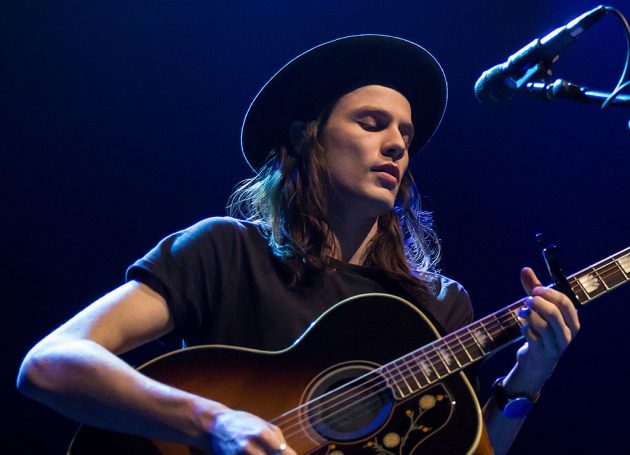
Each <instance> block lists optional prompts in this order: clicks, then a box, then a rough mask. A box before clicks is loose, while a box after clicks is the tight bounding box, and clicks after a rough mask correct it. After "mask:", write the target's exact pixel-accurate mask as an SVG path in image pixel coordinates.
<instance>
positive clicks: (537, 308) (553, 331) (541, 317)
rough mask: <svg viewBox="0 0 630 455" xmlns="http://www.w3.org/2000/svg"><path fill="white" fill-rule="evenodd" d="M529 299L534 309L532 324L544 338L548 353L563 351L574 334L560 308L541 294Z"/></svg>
mask: <svg viewBox="0 0 630 455" xmlns="http://www.w3.org/2000/svg"><path fill="white" fill-rule="evenodd" d="M527 301H528V305H529V307H530V308H531V309H532V312H531V314H530V317H529V322H530V325H531V326H532V328H533V329H534V330H535V331H536V333H538V334H540V336H541V337H542V338H543V340H544V342H545V348H546V349H545V351H546V353H547V354H548V355H558V354H560V353H562V352H563V351H564V350H565V349H566V347H567V346H568V345H569V343H570V342H571V338H572V334H571V330H570V329H569V327H568V326H567V325H566V324H565V323H564V318H563V316H562V313H561V312H560V309H559V308H558V307H557V306H556V305H555V304H553V303H552V302H549V301H547V300H545V299H544V298H542V297H540V296H536V297H533V298H532V297H530V298H528V299H527Z"/></svg>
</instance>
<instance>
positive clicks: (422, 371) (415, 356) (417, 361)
mask: <svg viewBox="0 0 630 455" xmlns="http://www.w3.org/2000/svg"><path fill="white" fill-rule="evenodd" d="M411 358H412V360H413V363H414V364H415V365H416V367H417V368H418V371H419V372H420V373H422V376H423V377H424V382H425V383H424V384H423V385H422V387H424V386H425V385H428V384H430V383H431V380H430V379H429V377H428V375H427V374H426V373H425V371H424V368H423V367H422V364H421V362H420V361H419V359H418V356H417V354H412V357H411Z"/></svg>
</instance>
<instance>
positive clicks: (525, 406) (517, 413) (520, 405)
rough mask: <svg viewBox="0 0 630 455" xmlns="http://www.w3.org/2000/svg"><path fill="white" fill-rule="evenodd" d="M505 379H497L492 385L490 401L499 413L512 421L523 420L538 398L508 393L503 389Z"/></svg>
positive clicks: (537, 393) (536, 395)
mask: <svg viewBox="0 0 630 455" xmlns="http://www.w3.org/2000/svg"><path fill="white" fill-rule="evenodd" d="M505 379H506V378H505V377H500V378H498V379H497V380H496V381H495V382H494V384H493V385H492V399H493V401H494V403H495V405H496V407H497V408H498V409H499V410H500V411H501V413H502V414H503V415H504V416H506V417H508V418H512V419H523V418H525V417H527V415H528V414H529V413H530V412H531V410H532V408H533V406H534V404H535V403H536V402H537V401H538V398H539V397H540V391H537V392H536V393H535V394H533V395H530V394H525V393H510V392H509V391H507V390H506V389H505V385H504V384H505Z"/></svg>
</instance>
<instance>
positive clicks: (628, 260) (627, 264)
mask: <svg viewBox="0 0 630 455" xmlns="http://www.w3.org/2000/svg"><path fill="white" fill-rule="evenodd" d="M614 262H615V264H616V265H617V267H619V268H620V269H621V272H622V273H623V276H624V277H625V278H626V280H628V279H629V278H628V274H630V254H626V255H623V256H619V257H618V258H617V259H615V261H614Z"/></svg>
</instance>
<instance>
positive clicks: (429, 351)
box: [277, 256, 623, 429]
mask: <svg viewBox="0 0 630 455" xmlns="http://www.w3.org/2000/svg"><path fill="white" fill-rule="evenodd" d="M621 258H623V256H620V258H618V259H621ZM618 259H616V260H618ZM594 268H595V267H593V268H592V269H594ZM603 269H604V267H600V270H603ZM608 269H609V270H613V271H614V273H615V274H621V273H620V271H619V270H618V267H615V266H611V267H608ZM610 276H611V274H606V276H602V274H599V277H600V278H602V279H605V278H608V277H610ZM522 303H524V302H523V300H521V301H518V302H517V303H515V304H513V305H510V306H509V307H508V308H512V307H517V306H519V305H522ZM505 310H506V309H504V310H500V311H499V312H497V313H500V312H501V311H503V313H504V314H501V315H500V316H501V317H502V318H504V319H505V318H507V319H508V320H510V321H512V319H513V318H514V317H513V315H512V314H509V313H508V314H505V313H507V312H506V311H505ZM493 316H495V317H494V318H492V317H493ZM486 319H497V318H496V313H493V314H492V315H490V316H488V317H486V318H483V319H481V320H479V321H477V323H475V324H473V325H476V324H478V325H480V326H481V327H483V328H484V329H485V330H486V331H488V333H489V334H490V335H491V336H492V333H491V332H492V331H493V330H496V329H497V328H499V329H500V332H499V334H498V335H500V334H501V333H502V332H505V331H506V330H505V328H504V327H503V326H502V324H501V323H500V322H490V321H489V322H488V323H492V324H495V325H496V327H490V326H489V325H484V324H483V321H484V320H486ZM516 325H520V324H518V322H517V323H516ZM512 327H514V325H513V326H512ZM456 332H458V331H456ZM456 332H453V334H455V333H456ZM466 332H467V333H466ZM466 332H465V337H463V339H462V338H459V340H458V341H459V343H458V344H461V343H462V342H463V343H470V342H471V341H473V344H472V345H471V346H475V345H476V344H477V342H476V341H475V336H474V335H472V334H471V333H470V330H466ZM494 335H497V334H496V333H495V334H494ZM453 338H454V339H455V338H456V337H453ZM440 343H441V346H440V349H443V348H444V347H447V348H448V347H449V343H448V342H447V341H445V340H444V339H442V338H441V339H438V340H436V341H435V342H433V343H431V345H429V346H428V347H425V349H423V350H426V352H425V353H424V357H425V359H426V360H429V361H430V362H431V363H432V364H437V362H436V359H437V360H439V361H440V362H441V363H442V364H443V365H444V369H445V374H442V375H440V374H439V372H438V371H437V370H436V369H435V368H433V370H434V373H435V379H433V380H430V382H429V383H427V384H426V385H423V386H422V387H420V389H418V390H417V391H419V390H421V389H422V388H423V387H427V386H428V385H430V384H431V383H435V382H437V381H438V380H439V379H441V378H443V377H446V376H447V375H449V374H451V373H452V372H453V371H452V370H450V369H449V368H448V365H447V363H446V362H444V358H443V356H441V355H440V353H439V352H438V351H439V350H438V349H437V348H438V344H440ZM433 345H435V346H433ZM469 348H470V346H469ZM475 350H479V351H480V353H482V354H483V355H487V353H486V352H485V351H484V350H483V348H482V347H480V346H479V347H478V348H477V347H476V348H475ZM492 350H494V347H493V348H492ZM492 350H491V351H492ZM449 351H451V352H452V354H453V356H454V357H455V356H456V355H457V354H461V353H462V352H464V351H466V352H467V349H466V346H465V345H464V346H463V347H462V348H461V349H456V350H453V349H450V348H449ZM491 351H490V352H491ZM413 354H414V353H410V354H407V355H405V356H403V357H401V358H400V359H397V360H396V361H394V362H390V363H389V364H387V365H384V366H383V367H380V368H379V369H377V370H373V371H371V372H370V373H372V374H374V373H379V371H378V370H380V369H383V372H385V370H384V368H385V367H388V366H391V365H393V366H395V367H396V372H393V373H392V372H389V373H388V374H389V375H390V377H391V378H392V379H393V380H394V381H395V382H397V383H398V384H399V385H400V387H399V388H404V386H403V385H402V382H405V385H406V386H407V388H409V389H410V392H409V393H408V394H413V393H416V392H417V391H413V390H412V388H410V387H409V384H410V383H411V384H413V382H414V381H415V382H416V383H419V381H418V379H417V377H416V375H417V374H418V373H422V376H424V377H425V378H426V379H427V380H429V378H430V377H432V376H433V374H432V373H430V372H429V375H428V376H427V374H426V373H425V371H426V370H425V369H423V368H422V367H419V366H418V358H419V357H420V356H418V355H417V354H416V356H415V357H414V355H413ZM467 355H468V353H467ZM483 355H482V356H481V357H483ZM468 356H469V357H470V355H468ZM481 357H479V359H480V358H481ZM407 358H410V359H411V360H413V363H411V362H410V360H409V359H408V360H405V359H407ZM479 359H475V361H476V360H479ZM400 361H402V365H398V364H397V362H400ZM469 363H473V361H472V360H471V361H470V362H469ZM458 365H459V366H458V368H455V370H458V369H460V368H463V366H462V365H461V364H459V362H458ZM414 366H416V367H417V368H418V369H416V370H415V371H414ZM401 367H406V369H407V370H408V371H409V374H405V373H404V372H403V371H402V369H401ZM364 376H366V375H364ZM411 378H413V380H414V381H411ZM358 379H362V377H361V378H357V380H358ZM383 380H385V383H387V380H386V378H385V374H383V377H382V378H379V377H375V378H374V379H372V380H369V381H367V382H366V383H362V384H361V385H360V387H356V386H355V388H354V389H355V390H357V389H358V390H360V392H359V393H358V394H355V395H354V396H350V397H346V398H345V400H346V401H347V400H348V399H351V398H356V397H358V396H360V395H361V394H363V393H365V392H366V391H368V392H369V389H366V388H365V385H366V384H369V382H370V381H372V382H374V381H376V382H377V384H381V383H382V381H383ZM423 382H424V381H423ZM345 386H346V385H344V386H342V387H340V388H338V389H335V390H333V391H332V392H338V391H339V390H340V389H342V388H345ZM387 388H390V386H387V387H385V388H384V389H387ZM384 389H382V390H384ZM353 391H354V390H353V389H349V390H348V391H346V392H345V393H343V394H341V395H336V396H334V397H333V399H329V400H328V403H326V402H322V403H320V404H319V405H318V406H312V407H310V408H309V411H310V412H312V411H313V410H314V409H316V408H318V407H320V408H321V407H323V406H325V405H326V404H330V402H332V401H335V400H337V401H338V400H339V398H340V396H342V395H344V394H346V395H347V394H348V393H352V392H353ZM380 391H381V390H377V391H376V392H377V393H379V392H380ZM401 394H402V390H401ZM374 395H375V394H371V395H368V396H367V397H366V398H371V397H372V396H374ZM323 397H324V396H320V397H317V398H316V399H315V400H312V401H311V402H310V403H313V402H314V401H317V400H319V399H320V398H323ZM348 407H350V406H346V407H345V408H341V410H345V409H347V408H348ZM338 412H339V411H338ZM336 413H337V412H336ZM322 414H323V412H322ZM331 415H333V414H329V415H328V416H327V417H329V418H330V416H331ZM283 416H284V417H286V415H283ZM283 416H280V417H279V418H277V420H280V419H281V417H283ZM298 423H299V422H298ZM287 429H288V427H287Z"/></svg>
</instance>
